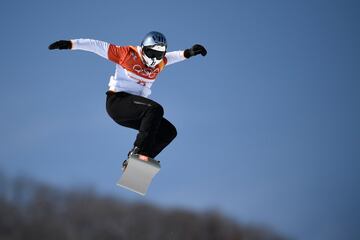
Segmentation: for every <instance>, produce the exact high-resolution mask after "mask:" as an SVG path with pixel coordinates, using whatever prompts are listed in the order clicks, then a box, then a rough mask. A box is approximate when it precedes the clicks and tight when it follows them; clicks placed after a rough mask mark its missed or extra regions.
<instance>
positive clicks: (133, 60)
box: [48, 31, 207, 170]
mask: <svg viewBox="0 0 360 240" xmlns="http://www.w3.org/2000/svg"><path fill="white" fill-rule="evenodd" d="M48 48H49V49H50V50H54V49H60V50H62V49H71V50H84V51H89V52H93V53H95V54H98V55H99V56H101V57H104V58H106V59H108V60H110V61H112V62H114V63H115V64H116V69H115V74H114V75H113V76H111V77H110V81H109V85H108V86H109V90H108V91H107V92H106V94H107V99H106V110H107V112H108V114H109V115H110V117H111V118H112V119H113V120H114V121H115V122H116V123H118V124H120V125H121V126H124V127H128V128H132V129H136V130H138V134H137V136H136V140H135V142H134V146H133V148H132V149H131V150H130V152H129V153H128V157H129V156H130V155H132V154H139V156H141V157H142V158H144V159H147V158H148V157H150V158H155V156H157V155H158V154H159V153H160V152H161V151H162V150H163V149H164V148H165V147H166V146H167V145H168V144H169V143H170V142H171V141H172V140H173V139H174V138H175V137H176V135H177V132H176V128H175V127H174V125H173V124H171V123H170V122H169V121H168V120H167V119H166V118H164V117H163V115H164V109H163V108H162V106H161V105H160V104H159V103H157V102H155V101H153V100H151V99H149V98H148V97H149V95H150V94H151V89H150V88H151V86H152V84H153V83H154V81H155V79H156V78H157V76H158V74H159V73H160V72H161V71H162V70H163V69H164V67H165V66H168V65H170V64H173V63H177V62H180V61H183V60H185V59H188V58H190V57H193V56H195V55H198V54H201V55H202V56H205V55H206V54H207V51H206V49H205V48H204V47H203V46H202V45H200V44H195V45H194V46H192V47H191V48H189V49H186V50H184V51H173V52H167V41H166V38H165V36H164V35H163V34H162V33H160V32H156V31H152V32H149V33H148V34H146V36H145V38H144V39H143V40H142V42H141V46H118V45H114V44H111V43H107V42H104V41H99V40H93V39H72V40H60V41H56V42H54V43H52V44H50V45H49V47H48ZM126 166H127V161H126V160H125V161H124V162H123V170H124V169H125V168H126Z"/></svg>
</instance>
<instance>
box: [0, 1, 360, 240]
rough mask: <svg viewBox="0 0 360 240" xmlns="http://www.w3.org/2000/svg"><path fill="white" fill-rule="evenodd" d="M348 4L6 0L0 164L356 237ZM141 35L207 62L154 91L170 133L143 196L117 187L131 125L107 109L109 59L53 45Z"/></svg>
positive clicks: (165, 76)
mask: <svg viewBox="0 0 360 240" xmlns="http://www.w3.org/2000/svg"><path fill="white" fill-rule="evenodd" d="M359 8H360V4H359V3H358V2H357V1H320V0H316V1H307V0H306V1H280V0H276V1H264V0H259V1H222V2H221V3H220V2H213V1H188V0H184V1H181V3H180V2H179V1H172V2H171V1H162V0H160V1H156V2H149V1H96V2H92V3H88V1H68V0H64V1H61V2H59V1H56V2H55V1H28V2H24V1H18V0H16V1H4V2H2V3H0V20H1V21H0V25H1V29H2V30H1V38H0V43H1V46H2V50H1V58H0V61H1V81H0V96H1V101H0V109H1V118H0V132H1V134H0V167H1V169H2V170H3V171H4V172H5V173H6V174H8V175H11V176H14V175H22V174H26V175H30V176H33V177H35V178H37V179H40V180H42V181H44V182H48V183H49V184H54V185H57V186H61V187H66V188H74V187H79V186H92V187H94V188H96V189H97V190H98V191H99V192H103V193H105V194H111V195H114V196H118V197H123V198H126V199H129V200H134V201H145V202H149V203H154V204H158V205H160V206H165V207H174V206H175V207H184V208H191V209H195V210H206V209H218V210H219V211H222V212H225V213H226V214H227V215H230V216H232V217H234V218H235V219H237V220H238V221H240V222H244V223H252V222H255V223H260V224H264V225H267V226H269V227H271V228H273V229H274V230H276V231H279V232H281V233H284V234H286V235H289V236H293V237H294V238H295V239H307V240H312V239H358V238H359V236H360V230H359V229H358V223H359V219H360V207H359V202H360V191H359V188H358V187H357V184H356V183H358V182H359V180H360V176H359V171H360V163H359V160H360V150H359V143H360V126H359V123H360V94H359V90H360V83H359V79H360V70H359V69H360V68H359V66H360V64H359V63H360V59H359V58H360V45H359V43H360V32H359V27H358V22H359V20H360V19H359V18H360V16H359V13H358V10H359ZM151 30H157V31H160V32H163V33H164V34H165V35H166V36H167V39H168V42H169V49H170V50H179V49H185V48H188V47H191V46H192V45H193V44H195V43H201V44H203V45H204V46H206V47H207V49H208V55H207V56H206V57H205V58H202V57H196V58H192V59H190V60H189V61H186V62H182V63H179V64H176V65H172V66H169V67H168V68H167V69H166V70H165V71H164V72H163V73H162V74H161V75H160V76H159V78H158V79H157V81H156V83H155V84H154V85H153V87H152V90H153V94H152V95H151V98H152V99H154V100H156V101H158V102H160V103H161V104H162V105H163V106H164V108H165V116H166V117H167V118H168V119H169V120H171V121H172V122H173V123H174V125H175V126H176V127H177V129H178V137H177V138H176V140H175V141H174V142H173V143H172V144H171V145H170V146H169V147H168V148H167V149H166V150H165V151H164V152H163V153H161V155H159V160H161V161H162V170H161V172H160V174H159V175H158V176H157V177H156V178H155V179H154V182H153V185H152V186H151V188H150V191H149V194H148V196H147V197H146V198H141V197H140V196H137V195H135V194H133V193H130V192H127V191H126V190H123V189H119V188H117V187H116V186H115V182H116V181H117V179H118V177H119V176H120V165H121V162H122V160H123V159H124V156H125V155H126V154H127V152H128V150H129V148H130V147H131V145H132V142H133V139H134V137H135V134H136V132H135V131H133V130H129V129H125V128H122V127H120V126H117V125H116V124H115V123H114V122H113V121H112V120H111V119H110V118H109V117H108V116H107V114H106V111H105V92H106V90H107V89H106V87H107V83H108V79H109V77H110V75H111V74H112V73H113V72H114V69H115V66H114V64H112V63H111V62H107V61H106V60H105V59H102V58H100V57H98V56H96V55H95V54H91V53H86V52H81V51H56V52H54V51H52V52H51V51H48V50H47V46H48V45H49V44H50V43H51V42H53V41H55V40H59V39H71V38H94V39H99V40H104V41H108V42H112V43H116V44H118V45H137V44H139V43H140V41H141V39H142V37H143V36H144V35H145V34H146V33H147V32H149V31H151Z"/></svg>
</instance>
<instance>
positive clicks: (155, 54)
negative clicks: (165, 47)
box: [142, 47, 166, 60]
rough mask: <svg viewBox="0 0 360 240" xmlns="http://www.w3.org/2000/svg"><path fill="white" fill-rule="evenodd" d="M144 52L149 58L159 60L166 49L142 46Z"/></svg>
mask: <svg viewBox="0 0 360 240" xmlns="http://www.w3.org/2000/svg"><path fill="white" fill-rule="evenodd" d="M142 50H143V52H144V54H145V55H146V56H147V57H149V58H156V59H157V60H161V59H162V58H163V57H164V56H165V53H166V51H157V50H154V49H153V48H151V47H143V49H142Z"/></svg>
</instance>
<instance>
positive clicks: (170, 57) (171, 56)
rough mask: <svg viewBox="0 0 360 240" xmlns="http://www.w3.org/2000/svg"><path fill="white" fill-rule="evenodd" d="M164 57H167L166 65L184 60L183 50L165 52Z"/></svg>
mask: <svg viewBox="0 0 360 240" xmlns="http://www.w3.org/2000/svg"><path fill="white" fill-rule="evenodd" d="M165 57H166V59H167V62H166V66H168V65H170V64H173V63H177V62H181V61H184V60H185V59H186V58H185V57H184V51H174V52H167V53H166V55H165Z"/></svg>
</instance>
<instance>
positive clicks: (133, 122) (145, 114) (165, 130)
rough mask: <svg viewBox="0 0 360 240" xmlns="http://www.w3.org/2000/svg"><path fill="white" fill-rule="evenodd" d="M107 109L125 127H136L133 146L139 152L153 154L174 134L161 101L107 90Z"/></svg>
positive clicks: (171, 138) (162, 147) (167, 142)
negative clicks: (139, 150) (138, 149)
mask: <svg viewBox="0 0 360 240" xmlns="http://www.w3.org/2000/svg"><path fill="white" fill-rule="evenodd" d="M106 94H107V99H106V110H107V112H108V114H109V115H110V117H111V118H112V119H113V120H114V121H115V122H116V123H118V124H120V125H121V126H124V127H128V128H133V129H136V130H139V132H138V134H137V136H136V140H135V142H134V146H137V147H139V148H140V149H141V153H142V154H144V155H147V156H149V157H151V158H155V156H156V155H158V154H159V153H160V152H161V151H162V150H163V149H164V148H165V147H166V146H167V145H168V144H169V143H170V142H171V141H172V140H173V139H174V138H175V137H176V134H177V132H176V128H175V127H174V125H172V124H171V123H170V122H169V121H168V120H166V119H165V118H164V117H163V115H164V109H163V108H162V106H161V105H160V104H158V103H157V102H155V101H152V100H150V99H148V98H144V97H141V96H136V95H132V94H130V93H126V92H117V93H114V92H107V93H106Z"/></svg>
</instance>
